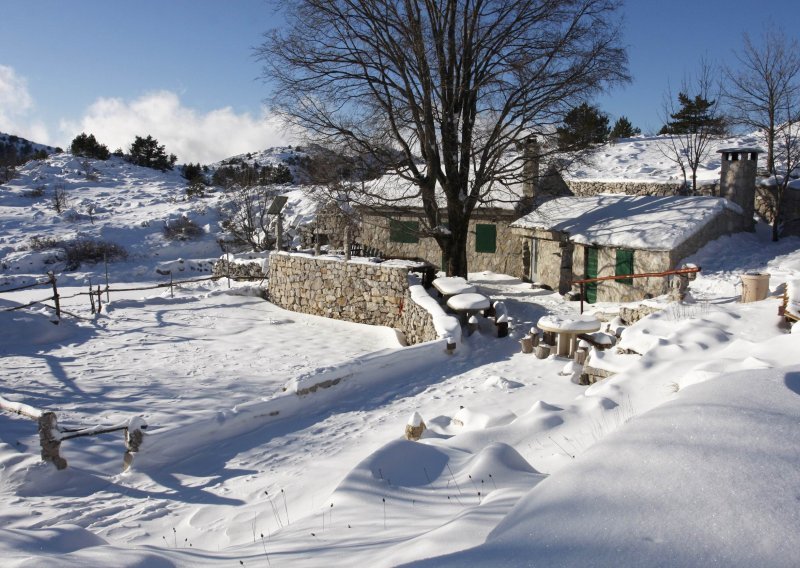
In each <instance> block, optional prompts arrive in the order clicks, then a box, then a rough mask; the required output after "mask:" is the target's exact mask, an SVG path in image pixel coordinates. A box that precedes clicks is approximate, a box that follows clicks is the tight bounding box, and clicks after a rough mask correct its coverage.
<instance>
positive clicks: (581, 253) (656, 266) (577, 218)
mask: <svg viewBox="0 0 800 568" xmlns="http://www.w3.org/2000/svg"><path fill="white" fill-rule="evenodd" d="M759 151H760V150H758V149H753V148H740V149H725V150H721V151H720V152H721V154H722V171H721V175H720V191H721V194H722V195H723V196H724V197H703V196H691V197H684V196H675V195H672V196H669V195H665V196H657V195H638V196H635V195H625V194H601V195H591V196H583V197H577V196H571V197H559V198H556V199H552V200H550V201H546V202H544V203H543V204H541V205H540V206H539V207H537V209H536V210H535V211H533V212H532V213H529V214H528V215H526V216H525V217H522V218H521V219H519V220H517V221H515V222H514V223H512V225H511V229H512V232H513V233H514V234H515V235H516V236H517V237H518V238H520V239H521V240H522V241H523V243H522V249H523V266H522V272H521V273H516V274H515V275H517V276H520V277H522V278H524V279H527V280H531V281H533V282H539V283H541V284H543V285H545V286H547V287H550V288H552V289H554V290H557V291H559V292H560V293H566V292H568V291H570V290H571V289H572V282H573V281H575V280H581V279H585V278H597V277H603V276H620V275H626V274H644V273H658V272H664V271H668V270H672V269H674V268H677V267H678V266H679V265H680V263H681V261H682V260H683V259H684V258H686V257H687V256H689V255H691V254H692V253H694V252H695V251H697V250H698V249H699V248H700V247H702V246H703V245H705V244H706V243H708V242H709V241H712V240H714V239H716V238H718V237H720V236H722V235H725V234H730V233H734V232H738V231H743V230H752V228H753V212H754V201H755V175H756V162H757V158H758V153H759ZM668 286H669V280H668V279H667V278H663V277H653V278H636V279H623V280H609V281H604V282H598V283H594V284H589V285H587V287H586V300H587V301H589V302H595V301H614V302H627V301H635V300H641V299H643V298H646V297H650V296H658V295H661V294H664V293H666V292H667V291H668Z"/></svg>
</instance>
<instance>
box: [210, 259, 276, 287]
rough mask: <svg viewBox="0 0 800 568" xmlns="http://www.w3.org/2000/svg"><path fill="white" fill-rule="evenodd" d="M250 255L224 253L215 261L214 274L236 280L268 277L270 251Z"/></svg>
mask: <svg viewBox="0 0 800 568" xmlns="http://www.w3.org/2000/svg"><path fill="white" fill-rule="evenodd" d="M250 256H251V257H248V255H233V254H224V255H222V256H221V257H220V258H219V259H218V260H217V261H216V262H215V263H214V268H213V271H212V275H213V276H216V277H217V278H226V277H227V278H233V279H234V280H235V279H237V278H242V279H257V278H266V277H267V271H266V270H265V269H266V268H267V258H268V257H269V253H253V254H252V255H250Z"/></svg>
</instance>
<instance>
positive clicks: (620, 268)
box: [614, 249, 633, 285]
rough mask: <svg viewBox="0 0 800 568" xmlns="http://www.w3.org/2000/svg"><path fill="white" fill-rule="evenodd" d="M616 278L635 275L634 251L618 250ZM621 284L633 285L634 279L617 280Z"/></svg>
mask: <svg viewBox="0 0 800 568" xmlns="http://www.w3.org/2000/svg"><path fill="white" fill-rule="evenodd" d="M614 274H615V276H625V275H626V274H633V251H632V250H624V249H617V269H616V272H615V273H614ZM617 282H619V283H620V284H628V285H632V284H633V278H621V279H619V280H617Z"/></svg>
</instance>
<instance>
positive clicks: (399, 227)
mask: <svg viewBox="0 0 800 568" xmlns="http://www.w3.org/2000/svg"><path fill="white" fill-rule="evenodd" d="M389 240H390V241H391V242H393V243H418V242H419V223H418V222H417V221H398V220H397V219H390V220H389Z"/></svg>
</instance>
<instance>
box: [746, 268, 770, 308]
mask: <svg viewBox="0 0 800 568" xmlns="http://www.w3.org/2000/svg"><path fill="white" fill-rule="evenodd" d="M741 278H742V303H743V304H746V303H748V302H758V301H760V300H764V299H766V297H767V295H769V274H768V273H756V272H751V273H748V274H742V276H741Z"/></svg>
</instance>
